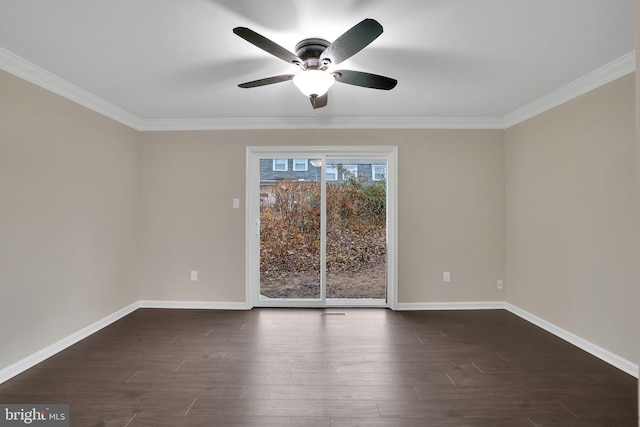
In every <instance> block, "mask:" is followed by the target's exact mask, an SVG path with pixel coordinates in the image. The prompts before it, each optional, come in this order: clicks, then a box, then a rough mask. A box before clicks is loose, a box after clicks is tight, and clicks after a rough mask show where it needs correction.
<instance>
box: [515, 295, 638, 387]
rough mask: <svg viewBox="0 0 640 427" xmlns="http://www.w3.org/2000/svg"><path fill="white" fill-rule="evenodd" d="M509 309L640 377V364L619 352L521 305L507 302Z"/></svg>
mask: <svg viewBox="0 0 640 427" xmlns="http://www.w3.org/2000/svg"><path fill="white" fill-rule="evenodd" d="M505 308H506V309H507V310H508V311H510V312H511V313H513V314H515V315H516V316H519V317H521V318H523V319H524V320H526V321H528V322H530V323H533V324H534V325H536V326H539V327H540V328H542V329H544V330H545V331H547V332H550V333H552V334H553V335H555V336H557V337H559V338H562V339H563V340H565V341H567V342H569V343H571V344H573V345H575V346H576V347H578V348H581V349H582V350H584V351H586V352H587V353H589V354H592V355H593V356H595V357H597V358H598V359H601V360H603V361H605V362H607V363H608V364H610V365H613V366H615V367H616V368H618V369H620V370H621V371H623V372H626V373H627V374H629V375H631V376H634V377H636V378H638V365H636V364H635V363H632V362H630V361H628V360H627V359H624V358H622V357H620V356H618V355H617V354H613V353H612V352H610V351H609V350H605V349H604V348H602V347H600V346H598V345H596V344H594V343H592V342H590V341H587V340H585V339H583V338H580V337H579V336H577V335H574V334H572V333H571V332H569V331H567V330H564V329H562V328H560V327H559V326H556V325H554V324H553V323H551V322H547V321H546V320H544V319H542V318H540V317H538V316H536V315H534V314H531V313H529V312H528V311H525V310H523V309H521V308H519V307H516V306H515V305H513V304H509V303H506V307H505Z"/></svg>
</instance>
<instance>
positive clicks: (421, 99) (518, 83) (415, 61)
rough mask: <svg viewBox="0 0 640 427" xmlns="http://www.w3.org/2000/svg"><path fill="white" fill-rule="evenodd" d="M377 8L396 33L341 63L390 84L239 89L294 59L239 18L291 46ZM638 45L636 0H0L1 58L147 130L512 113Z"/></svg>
mask: <svg viewBox="0 0 640 427" xmlns="http://www.w3.org/2000/svg"><path fill="white" fill-rule="evenodd" d="M364 18H374V19H376V20H378V21H379V22H380V23H381V24H382V26H383V27H384V33H383V34H382V35H381V36H380V37H379V38H378V39H376V40H375V41H374V42H373V43H372V44H371V45H369V46H368V47H367V48H366V49H364V50H363V51H361V52H359V53H358V54H356V55H355V56H353V57H352V58H350V59H348V60H347V61H345V62H343V63H342V64H340V66H339V68H342V69H354V70H360V71H367V72H371V73H375V74H382V75H386V76H390V77H393V78H396V79H397V80H398V86H397V87H396V88H395V89H393V90H392V91H378V90H373V89H364V88H360V87H354V86H350V85H345V84H339V83H338V84H336V85H334V86H333V88H332V89H331V90H330V92H329V105H328V106H327V107H326V108H323V109H318V110H316V111H313V110H312V108H311V105H310V103H309V101H308V99H306V98H304V96H303V95H301V94H300V93H299V92H298V90H297V89H296V88H295V86H294V85H293V83H292V82H285V83H279V84H275V85H271V86H265V87H260V88H253V89H240V88H238V87H237V84H238V83H242V82H245V81H249V80H255V79H258V78H263V77H268V76H272V75H277V74H285V73H290V72H292V71H295V70H296V67H295V66H293V65H288V64H287V63H285V62H283V61H281V60H280V59H278V58H276V57H273V56H270V55H269V54H267V53H265V52H264V51H262V50H260V49H258V48H257V47H255V46H253V45H251V44H249V43H248V42H246V41H245V40H243V39H241V38H240V37H238V36H236V35H235V34H233V33H232V29H233V28H234V27H236V26H246V27H249V28H251V29H253V30H254V31H257V32H259V33H260V34H262V35H264V36H266V37H268V38H270V39H271V40H273V41H275V42H276V43H278V44H280V45H282V46H284V47H286V48H287V49H289V50H291V51H293V50H294V46H295V44H296V43H297V42H298V41H299V40H301V39H304V38H308V37H321V38H324V39H327V40H329V41H332V40H334V39H335V38H337V37H338V36H339V35H341V34H342V33H343V32H345V31H346V30H348V29H349V28H350V27H352V26H353V25H355V24H356V23H358V22H360V21H361V20H362V19H364ZM633 50H634V0H394V1H388V0H387V1H384V0H323V1H310V0H269V1H257V0H56V1H51V0H0V67H1V68H3V69H5V70H7V71H9V72H12V73H13V74H16V75H19V76H20V77H23V78H26V79H27V80H30V81H33V82H35V83H37V84H40V85H41V86H43V87H46V88H48V89H50V90H54V91H56V92H57V93H60V94H63V95H64V96H67V97H68V98H70V99H73V100H75V101H77V102H80V103H81V104H84V105H87V106H89V107H90V108H93V109H94V110H96V111H100V112H102V113H103V114H106V115H108V116H110V117H113V118H116V119H117V120H120V121H121V122H123V123H126V124H129V125H131V126H133V127H136V128H139V129H171V128H223V127H227V128H229V127H231V128H232V127H296V126H307V125H310V124H311V125H312V126H313V125H317V126H323V125H326V126H355V127H357V126H367V127H380V126H391V127H421V126H424V127H429V126H430V125H433V126H436V125H437V126H442V125H443V124H444V125H446V124H447V123H449V124H450V125H451V127H501V126H504V125H505V124H508V122H509V121H514V120H516V121H517V119H518V117H524V115H526V114H528V115H529V116H530V115H533V114H535V112H536V111H537V110H540V109H544V108H545V106H546V105H547V104H549V102H553V99H561V98H562V97H570V96H572V94H574V93H578V92H579V91H580V90H582V91H584V90H586V89H590V88H591V87H589V85H599V84H602V83H603V82H606V81H607V80H611V79H613V78H616V77H619V76H621V75H624V74H626V73H628V72H630V71H633V70H634V69H635V60H634V54H633ZM585 76H586V77H585ZM585 88H586V89H585ZM0 96H1V95H0ZM552 98H553V99H552ZM545 100H547V101H548V102H547V101H545ZM538 112H539V111H538ZM518 114H519V116H518Z"/></svg>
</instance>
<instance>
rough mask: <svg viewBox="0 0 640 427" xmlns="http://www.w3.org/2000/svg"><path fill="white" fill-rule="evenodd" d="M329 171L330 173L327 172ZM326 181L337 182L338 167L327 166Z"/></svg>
mask: <svg viewBox="0 0 640 427" xmlns="http://www.w3.org/2000/svg"><path fill="white" fill-rule="evenodd" d="M329 169H331V171H329ZM326 171H327V172H326V173H327V181H337V180H338V165H327V167H326Z"/></svg>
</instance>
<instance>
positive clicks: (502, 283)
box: [498, 280, 504, 289]
mask: <svg viewBox="0 0 640 427" xmlns="http://www.w3.org/2000/svg"><path fill="white" fill-rule="evenodd" d="M503 288H504V282H503V281H502V280H498V289H503Z"/></svg>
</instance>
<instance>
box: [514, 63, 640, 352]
mask: <svg viewBox="0 0 640 427" xmlns="http://www.w3.org/2000/svg"><path fill="white" fill-rule="evenodd" d="M634 132H635V128H634V76H633V75H628V76H626V77H623V78H621V79H618V80H616V81H614V82H612V83H609V84H607V85H605V86H603V87H601V88H599V89H596V90H594V91H592V92H589V93H588V94H586V95H583V96H581V97H579V98H577V99H575V100H572V101H570V102H568V103H566V104H563V105H561V106H559V107H557V108H554V109H552V110H550V111H548V112H546V113H543V114H541V115H539V116H537V117H534V118H532V119H530V120H527V121H526V122H523V123H521V124H519V125H516V126H514V127H512V128H510V129H508V130H507V131H506V183H507V186H506V212H507V214H506V219H507V221H506V235H507V244H506V259H507V261H506V280H507V282H506V283H507V300H508V301H509V302H510V303H512V304H514V305H516V306H518V307H520V308H522V309H524V310H526V311H528V312H530V313H532V314H534V315H536V316H539V317H541V318H543V319H545V320H547V321H549V322H551V323H553V324H555V325H557V326H559V327H561V328H564V329H566V330H568V331H569V332H571V333H573V334H576V335H578V336H580V337H582V338H584V339H586V340H588V341H591V342H592V343H594V344H597V345H599V346H601V347H603V348H605V349H607V350H609V351H611V352H613V353H615V354H617V355H619V356H621V357H623V358H626V359H627V360H629V361H632V362H636V361H637V360H638V359H637V357H638V347H639V345H640V342H639V335H638V332H637V330H638V329H637V328H638V325H639V324H640V311H639V310H638V301H640V287H639V286H638V282H637V276H636V274H637V273H636V270H635V267H634V265H635V261H637V259H634V258H635V257H636V252H635V249H636V241H635V235H634V230H635V227H636V225H637V216H635V215H634V212H635V203H636V193H635V191H636V189H635V179H636V178H635V169H636V160H635V147H634V144H635V139H634V134H635V133H634Z"/></svg>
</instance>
